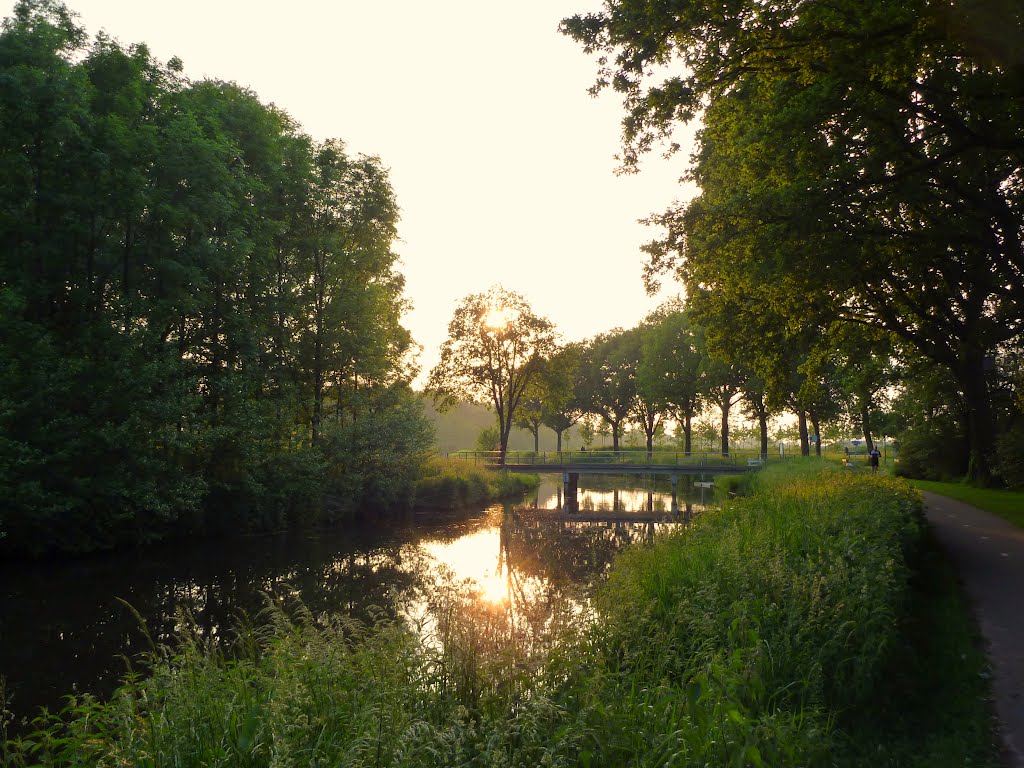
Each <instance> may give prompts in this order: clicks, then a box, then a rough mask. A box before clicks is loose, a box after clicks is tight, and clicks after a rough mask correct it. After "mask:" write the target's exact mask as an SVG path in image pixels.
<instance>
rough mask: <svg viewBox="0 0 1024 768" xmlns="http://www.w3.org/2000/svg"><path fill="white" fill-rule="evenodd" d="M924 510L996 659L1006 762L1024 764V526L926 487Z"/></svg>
mask: <svg viewBox="0 0 1024 768" xmlns="http://www.w3.org/2000/svg"><path fill="white" fill-rule="evenodd" d="M922 493H923V495H924V502H925V514H926V516H927V518H928V522H929V523H930V524H931V527H932V529H933V530H934V531H935V535H936V537H937V538H938V540H939V542H940V544H942V546H943V548H944V549H945V550H946V552H947V553H948V555H949V557H950V559H951V560H952V562H953V564H954V565H955V566H956V568H957V570H958V571H959V573H960V579H961V581H962V582H963V585H964V589H965V590H966V592H967V595H968V597H969V599H970V601H971V605H972V607H973V609H974V614H975V617H976V619H977V621H978V626H979V628H980V629H981V634H982V636H983V637H984V638H985V644H986V646H987V651H988V657H989V661H990V663H991V665H992V683H993V685H992V694H993V697H994V699H995V702H994V703H995V713H996V718H997V719H998V721H999V730H1000V735H1001V737H1002V740H1003V748H1004V754H1005V755H1006V760H1007V765H1008V766H1010V767H1011V768H1024V601H1022V599H1021V589H1022V588H1024V529H1021V528H1018V527H1017V526H1015V525H1014V524H1013V523H1010V522H1008V521H1006V520H1003V519H1002V518H1001V517H997V516H995V515H993V514H990V513H988V512H984V511H982V510H980V509H977V508H975V507H972V506H970V505H968V504H964V503H963V502H960V501H954V500H953V499H949V498H946V497H945V496H939V495H937V494H934V493H929V492H927V491H922Z"/></svg>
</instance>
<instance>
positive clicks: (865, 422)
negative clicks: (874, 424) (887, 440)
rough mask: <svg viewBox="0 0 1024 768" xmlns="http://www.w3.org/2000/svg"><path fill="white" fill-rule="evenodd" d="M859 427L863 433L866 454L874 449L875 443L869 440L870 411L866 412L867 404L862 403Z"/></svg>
mask: <svg viewBox="0 0 1024 768" xmlns="http://www.w3.org/2000/svg"><path fill="white" fill-rule="evenodd" d="M860 426H861V429H862V430H863V431H864V444H865V445H866V446H867V447H868V452H869V453H870V452H871V449H872V448H874V447H875V441H874V440H872V439H871V411H869V410H868V404H867V403H864V405H862V406H861V409H860Z"/></svg>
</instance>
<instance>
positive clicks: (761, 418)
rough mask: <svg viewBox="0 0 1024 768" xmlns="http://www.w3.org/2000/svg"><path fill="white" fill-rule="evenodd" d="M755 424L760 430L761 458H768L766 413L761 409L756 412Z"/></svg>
mask: <svg viewBox="0 0 1024 768" xmlns="http://www.w3.org/2000/svg"><path fill="white" fill-rule="evenodd" d="M757 426H758V429H759V430H760V432H761V458H762V459H767V458H768V414H767V413H766V412H765V411H764V410H763V409H762V410H760V411H758V414H757Z"/></svg>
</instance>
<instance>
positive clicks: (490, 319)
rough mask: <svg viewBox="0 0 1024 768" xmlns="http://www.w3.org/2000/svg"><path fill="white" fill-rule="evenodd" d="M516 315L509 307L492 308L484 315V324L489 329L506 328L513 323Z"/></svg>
mask: <svg viewBox="0 0 1024 768" xmlns="http://www.w3.org/2000/svg"><path fill="white" fill-rule="evenodd" d="M514 314H515V313H514V311H513V310H512V309H510V308H508V307H491V308H490V309H488V310H487V312H485V313H484V318H483V322H484V325H485V326H486V327H487V328H494V329H496V330H497V329H500V328H505V327H506V326H508V324H509V323H511V322H512V318H513V316H514Z"/></svg>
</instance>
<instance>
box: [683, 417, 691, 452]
mask: <svg viewBox="0 0 1024 768" xmlns="http://www.w3.org/2000/svg"><path fill="white" fill-rule="evenodd" d="M692 449H693V411H687V412H686V416H685V417H684V419H683V452H684V453H685V454H686V455H687V456H689V455H690V453H691V451H692Z"/></svg>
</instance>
